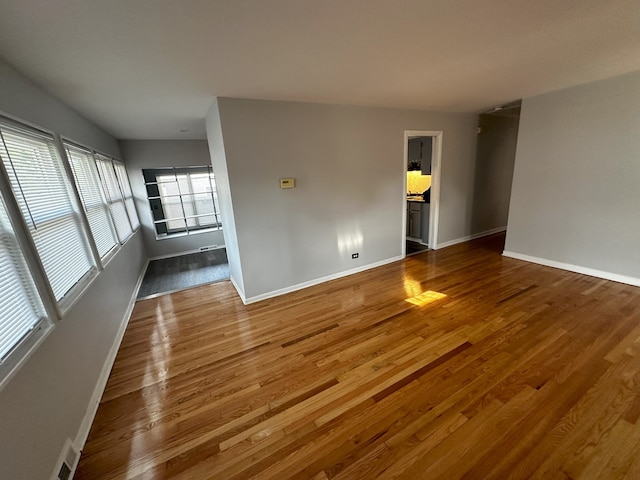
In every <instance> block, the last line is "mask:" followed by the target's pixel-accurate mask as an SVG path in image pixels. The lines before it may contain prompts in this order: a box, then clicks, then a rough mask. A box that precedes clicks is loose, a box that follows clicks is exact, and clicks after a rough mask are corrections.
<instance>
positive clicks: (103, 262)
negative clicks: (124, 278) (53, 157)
mask: <svg viewBox="0 0 640 480" xmlns="http://www.w3.org/2000/svg"><path fill="white" fill-rule="evenodd" d="M60 141H61V144H62V148H63V150H64V155H65V160H66V162H67V164H68V165H69V168H70V172H71V176H72V179H73V182H74V185H75V188H76V191H77V193H78V196H79V199H80V204H81V205H82V207H83V211H84V214H85V217H87V219H86V222H87V225H88V227H89V231H90V233H91V238H92V242H93V244H94V246H95V247H96V248H95V254H96V256H97V257H98V260H99V265H100V267H101V268H100V269H101V270H102V269H104V268H105V267H106V266H107V264H108V263H109V261H110V260H111V259H112V258H113V257H114V256H115V255H116V254H117V253H118V251H120V248H121V247H122V245H124V243H126V241H127V240H129V238H131V236H132V235H133V234H132V235H130V236H129V237H128V238H127V240H125V241H124V242H120V239H119V238H118V233H117V231H116V227H115V224H114V219H113V215H112V213H111V209H110V208H109V202H108V200H107V196H106V192H105V191H104V185H103V183H102V179H101V177H100V172H99V170H98V165H97V163H96V153H97V152H96V150H94V149H93V148H91V147H89V146H87V145H83V144H81V143H79V142H76V141H74V140H72V139H70V138H67V137H64V136H62V137H60ZM67 146H70V147H72V148H77V149H80V150H84V151H85V152H87V153H89V154H90V155H91V164H92V167H93V168H94V169H95V170H94V173H95V176H96V179H97V188H98V189H99V190H100V194H101V198H102V201H103V205H104V207H105V209H106V212H107V216H108V218H109V228H110V229H111V230H112V232H113V234H114V236H115V241H116V242H115V245H114V246H113V247H111V249H110V250H109V251H108V252H107V253H105V254H104V255H102V256H100V252H99V251H98V248H97V243H96V241H95V237H94V234H93V231H92V230H91V224H90V223H89V218H88V215H87V212H86V206H85V203H84V198H83V196H82V192H81V191H80V188H79V186H78V183H77V180H76V175H75V170H74V168H73V165H72V160H71V159H70V158H69V155H68V151H67ZM103 156H106V155H103ZM134 233H135V232H134Z"/></svg>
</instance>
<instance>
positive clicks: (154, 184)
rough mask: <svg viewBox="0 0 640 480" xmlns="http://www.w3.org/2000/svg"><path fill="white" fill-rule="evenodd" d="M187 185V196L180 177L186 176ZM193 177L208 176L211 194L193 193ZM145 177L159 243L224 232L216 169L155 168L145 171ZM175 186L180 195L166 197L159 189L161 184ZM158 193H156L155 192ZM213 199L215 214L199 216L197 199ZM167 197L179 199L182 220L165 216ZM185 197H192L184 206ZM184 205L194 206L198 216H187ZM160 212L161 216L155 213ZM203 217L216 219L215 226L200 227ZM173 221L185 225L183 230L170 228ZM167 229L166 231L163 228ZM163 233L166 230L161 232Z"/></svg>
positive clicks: (143, 173) (204, 166) (189, 167)
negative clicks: (192, 224)
mask: <svg viewBox="0 0 640 480" xmlns="http://www.w3.org/2000/svg"><path fill="white" fill-rule="evenodd" d="M185 175H186V181H187V185H188V190H189V191H188V192H182V191H181V190H180V188H181V181H180V180H179V178H178V177H180V176H185ZM192 175H206V176H207V179H208V180H209V188H210V189H211V190H210V191H207V192H201V191H194V189H193V180H192V178H191V176H192ZM142 176H143V180H144V184H145V189H146V193H147V202H148V204H149V208H150V215H151V221H152V223H153V225H154V233H155V237H156V240H165V239H169V238H176V237H182V236H188V235H196V234H199V233H206V232H215V231H219V230H222V228H223V225H222V219H221V213H220V204H219V199H218V195H217V194H218V188H217V184H216V181H215V173H214V172H213V168H212V167H211V165H197V166H188V167H155V168H145V169H143V170H142ZM163 176H167V177H169V176H172V177H173V178H174V179H175V180H174V181H169V182H162V181H159V178H160V177H163ZM165 183H166V184H175V185H176V187H177V189H178V193H177V194H172V195H163V194H162V192H161V190H160V187H159V186H160V185H162V184H165ZM155 190H157V191H155ZM207 194H208V195H210V199H211V205H212V207H213V211H212V212H210V213H202V214H199V213H197V204H196V202H197V195H207ZM168 197H174V198H178V199H179V205H180V208H181V210H182V216H179V217H175V216H174V217H171V218H168V217H167V215H166V212H165V210H166V203H165V201H164V199H166V198H168ZM186 197H191V198H190V199H189V200H187V201H186V202H185V198H186ZM185 203H188V204H191V205H192V207H191V208H192V209H193V211H194V212H195V214H193V215H188V214H187V212H186V210H185ZM154 211H155V212H159V214H156V213H154ZM201 217H213V218H214V223H210V224H207V225H198V223H199V219H200V218H201ZM190 220H193V221H195V222H196V225H195V226H189V221H190ZM171 221H174V222H175V221H182V222H183V224H184V227H181V228H169V222H171ZM162 225H164V228H161V226H162ZM161 230H165V231H164V232H162V231H161Z"/></svg>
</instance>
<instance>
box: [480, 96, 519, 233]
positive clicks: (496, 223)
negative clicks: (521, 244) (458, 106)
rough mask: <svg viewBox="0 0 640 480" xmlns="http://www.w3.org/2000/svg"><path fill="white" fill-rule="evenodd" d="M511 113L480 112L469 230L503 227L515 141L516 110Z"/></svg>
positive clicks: (516, 132) (516, 126)
mask: <svg viewBox="0 0 640 480" xmlns="http://www.w3.org/2000/svg"><path fill="white" fill-rule="evenodd" d="M511 111H513V112H514V115H513V116H510V117H508V116H504V115H487V114H485V115H480V116H479V118H478V125H480V126H481V127H482V133H480V134H478V145H477V152H476V171H475V182H474V188H473V216H472V229H473V230H475V231H477V232H485V231H487V230H493V229H496V228H501V227H506V226H507V218H508V215H509V201H510V198H511V182H512V180H513V165H514V163H515V158H516V143H517V140H518V120H519V117H518V114H517V112H518V111H519V110H518V109H513V110H511Z"/></svg>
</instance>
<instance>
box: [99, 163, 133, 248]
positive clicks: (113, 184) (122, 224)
mask: <svg viewBox="0 0 640 480" xmlns="http://www.w3.org/2000/svg"><path fill="white" fill-rule="evenodd" d="M95 160H96V166H97V167H98V173H99V174H100V180H101V181H102V188H103V191H104V194H105V197H106V199H107V203H108V204H109V211H110V212H111V218H112V219H113V223H114V225H115V227H116V232H117V234H118V239H119V240H120V243H124V242H125V240H127V239H128V238H129V237H130V236H131V235H132V234H133V229H132V228H131V223H130V222H129V217H128V215H127V211H126V207H125V204H124V199H123V198H122V194H121V193H120V188H119V186H118V178H117V177H116V172H115V170H114V168H113V164H112V162H111V159H110V158H108V157H105V156H104V155H100V154H96V156H95Z"/></svg>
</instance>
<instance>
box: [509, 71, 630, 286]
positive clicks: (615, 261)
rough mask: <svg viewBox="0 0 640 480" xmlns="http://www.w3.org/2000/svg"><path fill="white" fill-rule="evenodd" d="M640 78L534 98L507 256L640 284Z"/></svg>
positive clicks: (526, 118)
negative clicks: (627, 278) (606, 274)
mask: <svg viewBox="0 0 640 480" xmlns="http://www.w3.org/2000/svg"><path fill="white" fill-rule="evenodd" d="M639 93H640V72H635V73H632V74H628V75H624V76H620V77H616V78H612V79H609V80H605V81H601V82H595V83H590V84H587V85H581V86H578V87H574V88H570V89H566V90H561V91H557V92H553V93H549V94H546V95H541V96H537V97H533V98H528V99H525V100H524V101H523V103H522V114H521V118H520V133H519V138H518V147H517V153H516V164H515V172H514V179H513V190H512V194H511V207H510V211H509V227H508V231H507V242H506V246H505V250H506V251H507V252H514V253H517V254H521V255H529V256H533V257H538V258H541V259H546V260H552V261H555V262H561V263H565V264H569V265H575V266H579V267H585V268H590V269H595V270H599V271H601V272H609V273H614V274H618V275H624V276H630V277H635V278H636V279H640V248H639V246H640V94H639Z"/></svg>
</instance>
